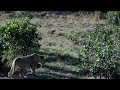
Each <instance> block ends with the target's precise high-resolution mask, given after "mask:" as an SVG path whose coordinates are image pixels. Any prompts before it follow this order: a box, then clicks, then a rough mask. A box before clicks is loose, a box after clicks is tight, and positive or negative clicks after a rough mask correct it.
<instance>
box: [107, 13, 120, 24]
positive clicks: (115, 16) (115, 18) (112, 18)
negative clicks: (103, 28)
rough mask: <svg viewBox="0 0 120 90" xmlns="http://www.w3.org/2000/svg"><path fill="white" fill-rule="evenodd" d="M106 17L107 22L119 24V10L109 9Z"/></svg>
mask: <svg viewBox="0 0 120 90" xmlns="http://www.w3.org/2000/svg"><path fill="white" fill-rule="evenodd" d="M106 18H107V20H108V23H110V24H113V25H119V24H120V11H109V12H107V14H106Z"/></svg>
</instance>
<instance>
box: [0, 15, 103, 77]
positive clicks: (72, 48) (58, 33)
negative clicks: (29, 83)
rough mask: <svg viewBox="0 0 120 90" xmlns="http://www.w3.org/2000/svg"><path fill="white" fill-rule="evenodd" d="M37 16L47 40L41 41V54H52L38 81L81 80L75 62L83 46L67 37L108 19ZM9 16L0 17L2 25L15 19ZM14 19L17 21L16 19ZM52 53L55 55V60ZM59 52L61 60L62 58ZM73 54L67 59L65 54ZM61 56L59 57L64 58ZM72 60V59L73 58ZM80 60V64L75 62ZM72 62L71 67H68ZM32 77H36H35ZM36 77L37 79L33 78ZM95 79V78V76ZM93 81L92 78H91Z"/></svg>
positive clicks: (35, 20)
mask: <svg viewBox="0 0 120 90" xmlns="http://www.w3.org/2000/svg"><path fill="white" fill-rule="evenodd" d="M32 14H33V15H34V17H33V18H32V19H31V23H34V24H36V25H37V26H38V27H37V29H38V33H39V34H41V35H42V37H43V39H42V41H40V43H41V44H42V46H41V49H40V51H43V52H45V53H46V54H47V55H48V57H49V58H48V61H49V62H47V63H46V65H45V66H44V67H42V68H40V69H37V70H36V71H37V76H36V77H35V78H36V79H81V78H84V77H81V76H80V75H79V73H78V72H79V68H78V66H77V65H78V64H79V63H76V65H74V64H73V63H74V62H76V61H77V59H78V52H79V50H80V47H79V46H78V45H76V44H74V42H72V41H70V40H68V39H66V38H65V36H64V35H65V34H68V33H70V32H71V31H75V32H79V31H87V30H92V28H93V27H94V26H95V25H96V24H97V23H103V24H104V23H105V21H104V20H99V21H97V20H94V19H95V18H96V16H93V15H92V14H91V15H86V16H83V17H80V16H76V15H75V14H74V13H73V14H66V15H65V14H64V15H63V14H60V15H55V16H49V14H47V15H46V16H44V17H41V16H40V15H41V14H40V13H32ZM53 14H54V13H53ZM8 17H9V14H6V15H1V16H0V23H4V22H6V21H8V20H11V18H8ZM12 19H13V18H12ZM50 53H54V55H53V56H54V57H55V58H54V59H55V60H51V59H52V58H50V57H51V55H50ZM57 53H59V54H60V55H61V57H62V56H63V58H60V57H58V54H57ZM65 54H67V55H69V56H68V57H65V58H64V55H65ZM60 55H59V56H60ZM71 57H72V58H71ZM75 60H76V61H75ZM68 63H69V64H68ZM31 77H32V76H31ZM32 78H33V77H32ZM91 78H92V77H91ZM91 78H90V79H91Z"/></svg>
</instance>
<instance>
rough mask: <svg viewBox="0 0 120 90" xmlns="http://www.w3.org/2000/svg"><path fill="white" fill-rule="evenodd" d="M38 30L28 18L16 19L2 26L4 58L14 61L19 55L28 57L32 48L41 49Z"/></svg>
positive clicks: (0, 35) (0, 30) (0, 34)
mask: <svg viewBox="0 0 120 90" xmlns="http://www.w3.org/2000/svg"><path fill="white" fill-rule="evenodd" d="M36 31H37V29H36V27H35V26H33V24H31V23H30V21H29V19H28V18H24V19H23V20H22V21H20V20H18V19H15V20H12V21H9V22H7V23H6V24H5V25H1V26H0V37H1V41H2V42H3V44H2V46H3V48H4V50H3V55H2V58H3V59H4V60H6V59H12V58H15V57H16V56H17V55H21V54H22V55H27V54H28V53H29V51H30V50H31V49H32V48H40V45H39V44H38V41H39V39H41V37H38V34H37V33H36Z"/></svg>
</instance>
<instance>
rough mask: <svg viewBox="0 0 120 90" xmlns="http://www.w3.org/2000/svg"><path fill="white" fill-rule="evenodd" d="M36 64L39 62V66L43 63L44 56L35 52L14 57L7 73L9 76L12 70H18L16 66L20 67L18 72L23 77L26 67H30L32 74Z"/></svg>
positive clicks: (12, 72)
mask: <svg viewBox="0 0 120 90" xmlns="http://www.w3.org/2000/svg"><path fill="white" fill-rule="evenodd" d="M38 64H41V66H42V65H44V64H45V60H44V56H39V55H38V54H36V53H33V54H31V55H27V56H23V57H19V58H15V59H14V60H13V63H12V66H11V69H10V71H9V73H8V77H11V76H12V75H13V74H14V72H15V71H17V70H18V68H20V72H21V73H20V74H21V76H22V77H24V74H25V73H26V71H27V69H30V68H31V69H32V72H33V74H35V69H36V68H37V65H38Z"/></svg>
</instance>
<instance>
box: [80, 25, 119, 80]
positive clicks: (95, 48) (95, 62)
mask: <svg viewBox="0 0 120 90" xmlns="http://www.w3.org/2000/svg"><path fill="white" fill-rule="evenodd" d="M81 38H82V41H81V42H82V47H83V54H80V55H79V58H80V65H79V66H80V67H81V68H87V69H89V70H90V71H91V72H92V73H93V74H94V73H96V74H98V73H99V75H100V77H101V74H105V75H106V76H107V77H108V78H109V77H111V75H112V74H113V73H114V71H115V69H116V64H118V63H119V60H120V42H119V40H120V30H119V28H118V27H117V28H115V29H114V30H108V29H107V26H105V25H98V26H96V28H95V29H94V30H93V31H89V32H84V33H83V35H82V36H81Z"/></svg>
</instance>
